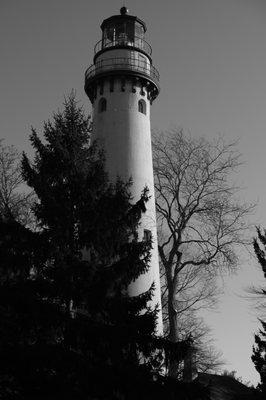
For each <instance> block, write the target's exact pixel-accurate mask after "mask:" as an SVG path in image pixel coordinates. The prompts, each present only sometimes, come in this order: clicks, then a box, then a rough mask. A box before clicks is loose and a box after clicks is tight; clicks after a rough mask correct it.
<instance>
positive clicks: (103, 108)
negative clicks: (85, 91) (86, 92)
mask: <svg viewBox="0 0 266 400" xmlns="http://www.w3.org/2000/svg"><path fill="white" fill-rule="evenodd" d="M106 108H107V101H106V99H105V98H104V97H102V98H101V99H100V101H99V104H98V111H99V113H101V112H104V111H106Z"/></svg>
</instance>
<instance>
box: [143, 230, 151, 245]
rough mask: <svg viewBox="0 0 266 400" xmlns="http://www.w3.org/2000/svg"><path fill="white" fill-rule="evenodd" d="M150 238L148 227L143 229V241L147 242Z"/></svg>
mask: <svg viewBox="0 0 266 400" xmlns="http://www.w3.org/2000/svg"><path fill="white" fill-rule="evenodd" d="M151 239H152V234H151V231H150V230H149V229H144V232H143V240H144V242H149V241H150V240H151Z"/></svg>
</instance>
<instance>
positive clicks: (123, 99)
mask: <svg viewBox="0 0 266 400" xmlns="http://www.w3.org/2000/svg"><path fill="white" fill-rule="evenodd" d="M101 30H102V38H101V40H100V41H99V42H98V43H96V45H95V48H94V59H93V64H92V65H91V66H90V67H89V68H88V69H87V71H86V73H85V92H86V94H87V95H88V97H89V99H90V101H91V103H92V109H93V111H92V117H93V130H92V139H93V140H95V139H97V141H98V143H99V144H100V145H101V146H102V147H103V148H104V151H105V157H106V170H107V172H108V175H109V178H110V180H111V181H115V180H116V179H117V177H120V178H121V179H122V180H123V181H128V180H129V179H132V182H133V183H132V186H131V189H130V191H131V195H132V198H133V201H137V200H139V199H140V196H141V193H142V191H143V189H144V187H146V186H147V187H148V189H149V196H150V200H149V201H148V203H147V211H146V213H145V214H144V216H143V217H142V219H141V224H140V227H139V232H138V234H139V239H140V240H147V239H149V238H150V237H152V242H153V246H152V247H153V248H152V252H151V262H150V268H149V271H148V272H147V273H145V274H143V275H141V276H140V277H139V278H138V279H137V280H136V281H134V282H132V283H131V284H130V285H129V287H128V293H129V295H130V296H136V295H139V294H141V293H143V292H145V291H146V290H148V289H149V288H150V286H151V284H152V283H153V282H154V283H155V292H154V296H153V299H152V302H151V306H152V307H153V308H154V307H155V306H156V305H158V306H159V310H160V311H159V313H158V320H157V333H158V334H162V332H163V324H162V312H161V291H160V274H159V259H158V246H157V229H156V212H155V198H154V181H153V167H152V148H151V128H150V110H151V105H152V103H153V101H154V100H155V99H156V97H157V96H158V94H159V90H160V89H159V73H158V71H157V69H156V68H155V67H154V66H153V63H152V48H151V46H150V45H149V44H148V43H147V42H146V41H145V32H146V25H145V23H144V22H143V21H142V20H141V19H139V18H138V17H136V16H133V15H129V13H128V9H127V8H126V7H122V8H121V10H120V14H118V15H113V16H111V17H109V18H107V19H105V20H104V21H103V23H102V24H101Z"/></svg>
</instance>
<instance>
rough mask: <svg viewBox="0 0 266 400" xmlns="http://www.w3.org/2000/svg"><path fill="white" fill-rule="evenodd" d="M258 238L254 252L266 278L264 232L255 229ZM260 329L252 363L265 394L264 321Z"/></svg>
mask: <svg viewBox="0 0 266 400" xmlns="http://www.w3.org/2000/svg"><path fill="white" fill-rule="evenodd" d="M257 233H258V238H257V239H254V251H255V254H256V256H257V259H258V261H259V263H260V265H261V268H262V271H263V272H264V276H265V277H266V256H265V251H266V231H264V233H262V232H261V231H260V229H257ZM261 294H263V295H264V296H265V295H266V290H263V289H262V290H261ZM260 322H261V325H262V329H260V331H259V334H257V335H255V346H254V347H253V354H252V357H251V358H252V361H253V363H254V365H255V368H256V370H257V371H258V373H259V374H260V380H261V383H260V385H259V388H260V390H261V391H262V393H263V394H264V395H265V394H266V321H262V320H260Z"/></svg>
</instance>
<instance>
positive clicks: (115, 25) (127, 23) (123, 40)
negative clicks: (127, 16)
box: [102, 20, 144, 48]
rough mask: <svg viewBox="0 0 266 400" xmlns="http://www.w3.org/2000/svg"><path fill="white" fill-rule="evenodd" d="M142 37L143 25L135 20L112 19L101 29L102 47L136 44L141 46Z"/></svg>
mask: <svg viewBox="0 0 266 400" xmlns="http://www.w3.org/2000/svg"><path fill="white" fill-rule="evenodd" d="M143 37H144V29H143V26H142V25H141V24H139V23H137V22H136V21H134V20H117V21H112V22H110V24H108V25H107V26H106V27H105V29H104V31H103V42H102V48H106V47H112V46H136V47H139V48H142V47H143Z"/></svg>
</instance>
